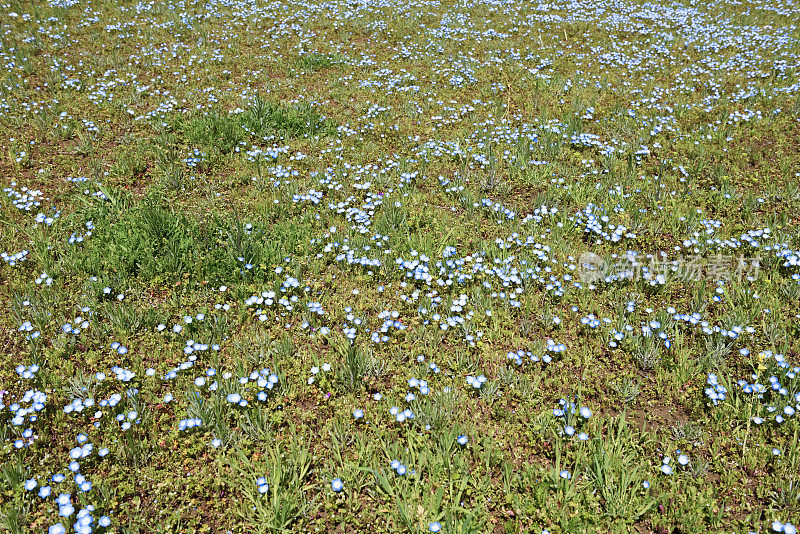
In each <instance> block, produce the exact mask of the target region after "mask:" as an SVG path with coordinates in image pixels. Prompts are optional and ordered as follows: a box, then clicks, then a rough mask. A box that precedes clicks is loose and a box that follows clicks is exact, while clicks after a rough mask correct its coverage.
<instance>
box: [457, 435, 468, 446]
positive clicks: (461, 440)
mask: <svg viewBox="0 0 800 534" xmlns="http://www.w3.org/2000/svg"><path fill="white" fill-rule="evenodd" d="M456 441H457V442H458V444H459V445H466V444H467V436H458V438H456Z"/></svg>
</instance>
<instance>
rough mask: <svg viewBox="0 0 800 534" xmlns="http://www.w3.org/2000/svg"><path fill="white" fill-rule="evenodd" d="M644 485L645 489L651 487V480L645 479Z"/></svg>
mask: <svg viewBox="0 0 800 534" xmlns="http://www.w3.org/2000/svg"><path fill="white" fill-rule="evenodd" d="M642 487H644V489H650V482H649V481H648V480H645V481H644V482H642Z"/></svg>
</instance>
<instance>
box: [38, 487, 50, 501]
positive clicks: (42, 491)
mask: <svg viewBox="0 0 800 534" xmlns="http://www.w3.org/2000/svg"><path fill="white" fill-rule="evenodd" d="M50 493H51V489H50V486H42V487H41V488H39V497H41V498H42V499H46V498H47V497H49V496H50Z"/></svg>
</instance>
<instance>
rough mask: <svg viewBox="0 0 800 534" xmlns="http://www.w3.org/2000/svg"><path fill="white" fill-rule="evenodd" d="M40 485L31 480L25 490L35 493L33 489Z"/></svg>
mask: <svg viewBox="0 0 800 534" xmlns="http://www.w3.org/2000/svg"><path fill="white" fill-rule="evenodd" d="M37 485H38V482H36V479H35V478H29V479H28V480H26V481H25V489H26V490H28V491H33V489H34V488H35V487H36V486H37Z"/></svg>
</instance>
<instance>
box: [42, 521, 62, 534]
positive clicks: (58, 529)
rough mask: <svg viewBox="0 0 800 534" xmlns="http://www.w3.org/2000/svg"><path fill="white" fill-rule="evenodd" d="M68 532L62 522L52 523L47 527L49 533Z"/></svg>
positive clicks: (60, 533)
mask: <svg viewBox="0 0 800 534" xmlns="http://www.w3.org/2000/svg"><path fill="white" fill-rule="evenodd" d="M66 532H67V529H66V528H65V527H64V525H62V524H61V523H56V524H55V525H51V526H50V528H48V529H47V534H66Z"/></svg>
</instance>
